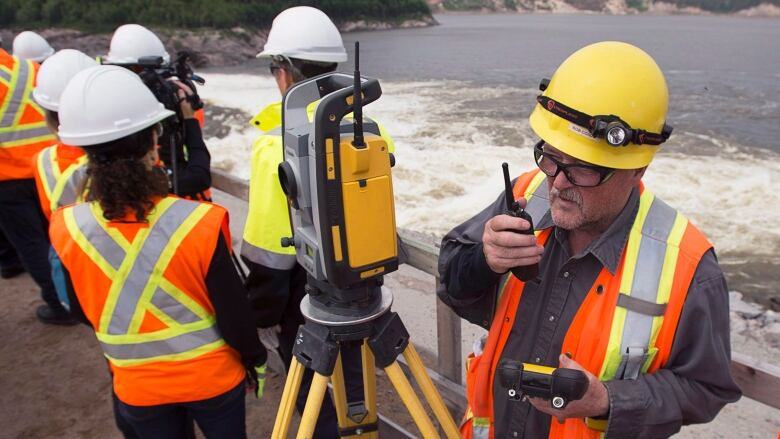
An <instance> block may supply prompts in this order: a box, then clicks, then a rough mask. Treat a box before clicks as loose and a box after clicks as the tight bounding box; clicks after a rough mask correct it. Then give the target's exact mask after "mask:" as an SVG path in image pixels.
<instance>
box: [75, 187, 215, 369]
mask: <svg viewBox="0 0 780 439" xmlns="http://www.w3.org/2000/svg"><path fill="white" fill-rule="evenodd" d="M90 204H94V203H90ZM90 204H79V205H77V206H74V207H73V208H72V209H68V210H66V212H65V213H66V220H65V221H66V226H68V229H69V231H71V233H72V236H73V237H74V240H76V242H77V243H78V244H79V246H80V247H82V249H84V248H85V247H87V248H89V247H91V249H90V250H88V251H86V253H87V254H88V255H89V256H90V258H91V259H92V260H93V261H94V262H95V263H96V264H97V265H98V266H99V267H101V270H103V271H104V272H106V273H107V274H109V273H113V276H111V277H112V279H113V282H112V286H111V289H110V290H109V293H108V296H107V297H106V303H105V305H104V308H103V313H102V314H101V319H100V324H99V325H98V328H97V329H98V330H97V331H96V334H97V337H98V340H99V341H100V344H101V347H102V348H103V352H104V354H105V355H106V357H108V358H109V359H111V361H112V362H113V363H115V364H118V365H133V364H141V363H146V362H151V361H163V360H165V361H172V360H182V359H187V358H193V357H196V356H198V355H201V354H203V353H205V352H209V351H211V350H213V349H215V348H217V347H219V346H221V345H223V344H224V340H223V339H222V338H221V336H220V335H219V333H218V332H217V331H216V328H215V324H216V320H215V318H214V317H213V316H210V315H209V314H208V312H207V311H206V310H205V309H203V308H202V307H201V306H200V305H199V304H198V303H197V302H196V301H195V300H193V299H192V298H190V297H189V296H188V295H187V294H185V293H184V292H182V291H181V290H179V289H178V288H177V287H176V286H174V285H173V284H172V283H171V282H170V281H168V280H167V279H165V278H164V277H163V276H162V275H163V273H164V272H165V270H166V269H167V267H168V264H169V263H170V261H171V258H172V257H173V255H174V253H175V251H176V249H177V248H178V247H179V245H180V244H181V242H182V240H183V239H184V238H185V237H186V236H187V235H188V234H189V233H190V232H191V231H192V229H193V228H194V227H195V225H197V224H198V222H199V221H200V220H201V219H202V218H203V216H204V215H205V214H206V213H207V212H208V211H209V209H210V206H209V205H207V204H201V203H196V202H191V201H186V200H180V199H174V198H166V199H163V200H162V201H160V202H159V203H158V204H157V206H156V207H155V209H154V210H153V212H152V213H151V214H150V215H149V217H148V220H149V223H150V226H149V227H148V228H146V229H142V230H140V231H139V232H138V234H137V235H136V237H135V238H134V239H133V242H132V243H128V242H127V241H126V240H125V239H124V238H122V239H119V236H117V234H119V235H121V233H119V232H116V231H114V233H110V232H109V231H108V230H111V228H106V227H105V225H104V224H102V222H103V221H101V220H99V219H98V218H100V217H101V215H102V213H101V212H100V211H99V209H97V208H96V207H94V206H90ZM69 213H71V215H68V214H69ZM72 226H75V228H77V229H78V232H79V233H73V230H71V227H72ZM116 310H121V311H122V312H115V311H116ZM128 310H133V312H132V313H128V312H127V311H128ZM146 312H149V313H151V314H152V315H154V316H155V317H157V318H158V319H159V320H161V321H162V322H163V323H165V324H166V325H168V328H166V329H163V330H159V331H155V332H151V333H139V332H138V331H139V329H140V326H141V323H142V321H143V317H144V315H145V313H146Z"/></svg>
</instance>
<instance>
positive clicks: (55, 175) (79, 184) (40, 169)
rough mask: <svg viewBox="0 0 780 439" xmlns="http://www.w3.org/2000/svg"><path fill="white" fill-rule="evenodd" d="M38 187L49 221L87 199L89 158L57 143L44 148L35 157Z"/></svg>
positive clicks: (75, 148)
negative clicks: (86, 187)
mask: <svg viewBox="0 0 780 439" xmlns="http://www.w3.org/2000/svg"><path fill="white" fill-rule="evenodd" d="M35 163H36V168H37V169H36V173H35V186H36V188H37V189H38V200H39V201H40V202H41V209H42V210H43V214H44V215H45V216H46V219H51V213H52V212H54V211H55V210H57V209H59V208H60V207H62V206H68V205H70V204H73V203H76V202H80V201H83V200H84V196H83V195H84V189H85V188H84V185H85V183H86V180H87V156H86V154H85V153H84V150H83V149H81V148H78V147H75V146H69V145H63V144H61V143H60V144H57V145H53V146H49V147H47V148H44V149H43V150H42V151H41V152H39V153H38V155H37V156H36V157H35Z"/></svg>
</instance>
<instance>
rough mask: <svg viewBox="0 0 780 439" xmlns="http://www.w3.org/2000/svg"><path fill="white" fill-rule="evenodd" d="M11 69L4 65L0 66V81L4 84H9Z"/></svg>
mask: <svg viewBox="0 0 780 439" xmlns="http://www.w3.org/2000/svg"><path fill="white" fill-rule="evenodd" d="M11 78H12V76H11V71H10V70H8V67H6V66H0V82H2V83H3V84H5V85H6V87H7V86H8V85H9V84H11Z"/></svg>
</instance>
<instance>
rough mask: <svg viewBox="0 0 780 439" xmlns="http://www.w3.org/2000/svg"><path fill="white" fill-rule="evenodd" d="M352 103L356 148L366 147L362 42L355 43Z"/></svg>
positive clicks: (354, 143)
mask: <svg viewBox="0 0 780 439" xmlns="http://www.w3.org/2000/svg"><path fill="white" fill-rule="evenodd" d="M352 101H353V103H354V104H355V106H354V109H353V111H352V120H353V124H354V129H353V131H354V134H355V137H354V140H353V141H352V144H353V145H355V146H365V143H364V142H363V93H362V91H361V90H360V42H359V41H355V84H354V86H353V88H352Z"/></svg>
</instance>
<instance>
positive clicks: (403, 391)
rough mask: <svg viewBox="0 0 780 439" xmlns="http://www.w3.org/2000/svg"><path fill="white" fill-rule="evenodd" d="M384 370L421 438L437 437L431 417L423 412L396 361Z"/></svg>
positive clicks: (418, 400)
mask: <svg viewBox="0 0 780 439" xmlns="http://www.w3.org/2000/svg"><path fill="white" fill-rule="evenodd" d="M385 372H386V373H387V377H388V378H390V382H392V383H393V387H395V391H396V392H398V396H400V397H401V400H402V401H403V402H404V405H405V406H406V409H407V410H408V411H409V414H410V415H412V419H414V423H415V424H417V428H418V429H420V433H422V436H423V438H424V439H432V438H438V437H439V434H438V433H437V432H436V428H435V427H434V426H433V422H431V418H429V417H428V414H427V413H426V412H425V409H424V408H423V406H422V403H421V402H420V399H419V398H417V395H416V394H415V393H414V390H413V389H412V385H411V384H409V380H407V379H406V375H404V372H403V371H402V370H401V366H399V365H398V362H397V361H394V362H393V363H392V364H390V365H389V366H387V367H386V368H385Z"/></svg>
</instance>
